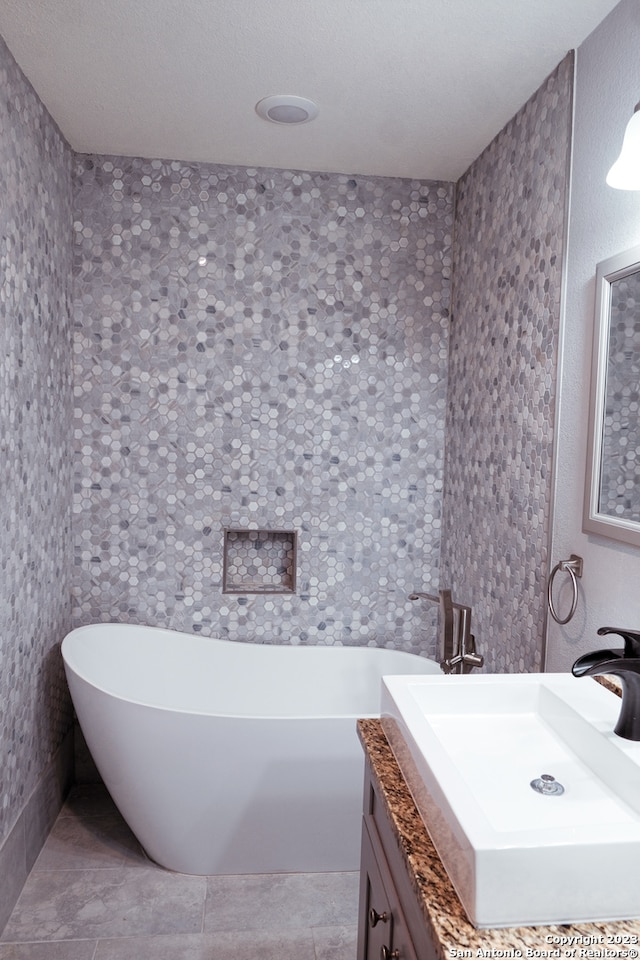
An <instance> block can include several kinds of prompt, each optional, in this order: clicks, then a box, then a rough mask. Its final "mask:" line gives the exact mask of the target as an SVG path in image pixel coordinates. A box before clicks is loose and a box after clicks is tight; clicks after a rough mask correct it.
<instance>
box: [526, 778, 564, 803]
mask: <svg viewBox="0 0 640 960" xmlns="http://www.w3.org/2000/svg"><path fill="white" fill-rule="evenodd" d="M531 786H532V788H533V789H534V790H535V791H536V793H541V794H543V795H544V796H545V797H559V796H560V794H561V793H564V787H563V786H562V784H561V783H558V781H557V780H556V778H555V777H552V776H551V774H550V773H543V774H541V776H540V777H538V779H537V780H532V781H531Z"/></svg>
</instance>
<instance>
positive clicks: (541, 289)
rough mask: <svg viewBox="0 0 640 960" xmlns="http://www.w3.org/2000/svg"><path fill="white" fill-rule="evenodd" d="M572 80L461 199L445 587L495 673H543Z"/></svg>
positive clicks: (568, 77)
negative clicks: (467, 617) (469, 612)
mask: <svg viewBox="0 0 640 960" xmlns="http://www.w3.org/2000/svg"><path fill="white" fill-rule="evenodd" d="M572 76H573V63H572V56H568V57H567V58H565V60H564V61H563V62H562V63H561V64H560V65H559V66H558V68H557V69H556V70H555V71H554V73H553V74H552V75H551V76H550V77H549V78H548V79H547V81H546V83H544V84H543V85H542V86H541V87H540V89H539V90H538V91H537V92H536V94H535V95H534V96H533V97H532V98H531V100H529V102H528V103H527V104H525V106H524V107H523V108H522V110H520V111H519V113H518V114H517V115H516V116H515V117H514V118H513V119H512V120H511V121H510V122H509V123H508V124H507V126H506V127H505V129H504V130H503V131H502V132H501V133H500V134H499V136H498V137H496V139H495V140H494V141H493V142H492V143H491V144H490V146H489V147H488V148H487V150H485V152H484V153H483V154H482V156H481V157H479V158H478V160H476V162H475V163H474V164H473V166H472V167H471V169H470V170H469V171H468V172H467V173H466V174H465V175H464V177H463V178H462V179H461V180H460V181H459V183H458V188H457V200H456V228H455V235H456V245H455V252H454V259H455V265H456V269H455V296H454V302H453V307H452V328H451V329H452V334H451V345H450V346H451V361H450V366H449V384H450V392H449V405H448V416H447V464H446V480H445V489H446V499H445V506H444V517H443V553H442V571H443V574H442V575H443V578H444V580H445V581H446V582H447V585H450V586H451V587H452V588H453V591H454V597H456V598H457V599H458V600H459V602H460V603H466V604H469V605H471V606H472V608H473V628H474V633H475V634H476V638H477V640H478V644H479V649H480V651H481V652H482V653H484V654H485V655H486V666H487V667H488V669H489V670H492V671H497V672H518V671H530V670H539V669H540V665H541V652H542V638H543V636H544V624H545V616H546V582H547V577H548V573H549V564H548V556H547V553H548V534H549V530H548V524H549V510H550V499H551V480H552V477H551V462H552V455H553V430H554V414H555V385H556V364H557V336H558V329H559V322H560V319H559V318H560V287H561V280H562V252H563V241H564V218H565V204H566V193H567V171H568V151H569V146H570V129H571V127H570V124H571V90H572Z"/></svg>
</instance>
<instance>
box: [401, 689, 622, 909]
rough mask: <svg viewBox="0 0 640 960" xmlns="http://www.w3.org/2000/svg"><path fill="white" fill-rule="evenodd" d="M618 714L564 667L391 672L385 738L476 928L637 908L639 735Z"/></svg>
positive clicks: (608, 698)
mask: <svg viewBox="0 0 640 960" xmlns="http://www.w3.org/2000/svg"><path fill="white" fill-rule="evenodd" d="M619 711H620V700H619V698H618V697H616V696H615V695H614V694H612V693H611V692H610V691H608V690H606V689H605V688H604V687H602V686H601V685H600V684H598V683H596V682H595V681H594V680H592V679H590V678H585V679H581V680H578V679H576V678H575V677H573V676H572V675H570V674H518V675H515V674H511V675H477V676H412V677H385V678H383V681H382V724H383V727H384V730H385V733H386V735H387V739H388V740H389V742H390V744H391V747H392V749H393V752H394V754H395V756H396V759H397V761H398V764H399V766H400V769H401V770H402V772H403V774H404V776H405V779H406V780H407V783H408V785H409V787H410V789H411V792H412V794H413V797H414V799H415V802H416V805H417V807H418V810H419V812H420V814H421V816H422V818H423V819H424V822H425V824H426V826H427V828H428V830H429V833H430V835H431V838H432V840H433V843H434V845H435V847H436V849H437V851H438V854H439V856H440V858H441V860H442V862H443V864H444V866H445V869H446V871H447V873H448V874H449V877H450V879H451V881H452V883H453V886H454V888H455V890H456V892H457V894H458V896H459V898H460V900H461V902H462V905H463V906H464V908H465V910H466V912H467V915H468V917H469V919H470V920H471V922H472V923H473V924H474V925H475V926H476V927H506V926H523V925H530V924H549V923H578V922H586V921H590V920H621V919H628V918H633V917H640V743H634V742H632V741H629V740H623V739H621V738H620V737H618V736H616V735H615V734H614V733H613V727H614V726H615V723H616V720H617V717H618V713H619ZM542 774H548V775H550V776H552V777H554V778H555V780H556V781H558V782H559V783H560V784H561V785H562V786H563V787H564V793H562V794H561V795H545V794H540V793H538V792H536V791H535V790H534V789H533V788H532V786H531V782H532V781H534V780H536V779H539V778H540V776H541V775H542Z"/></svg>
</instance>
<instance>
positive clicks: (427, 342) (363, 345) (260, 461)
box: [74, 157, 453, 652]
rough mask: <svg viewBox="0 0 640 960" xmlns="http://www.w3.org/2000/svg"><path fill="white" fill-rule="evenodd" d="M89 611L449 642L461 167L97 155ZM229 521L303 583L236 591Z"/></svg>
mask: <svg viewBox="0 0 640 960" xmlns="http://www.w3.org/2000/svg"><path fill="white" fill-rule="evenodd" d="M76 196H77V211H76V223H75V236H76V258H75V274H76V303H75V310H76V312H75V320H76V338H75V390H76V428H75V430H76V453H77V457H76V477H75V501H74V510H75V530H76V545H75V550H76V568H75V569H76V577H75V585H74V599H75V605H74V616H75V621H76V622H77V623H84V622H88V621H92V620H107V619H110V618H115V619H121V620H133V621H139V622H145V623H150V624H157V625H162V626H170V627H174V628H177V629H185V630H199V631H202V632H203V633H205V634H207V635H218V636H223V637H231V638H233V639H240V640H250V641H262V642H276V641H277V642H290V643H305V642H309V643H317V642H321V643H345V644H382V645H388V646H398V647H403V648H404V649H408V650H414V651H421V652H434V649H435V647H434V645H435V629H434V625H433V624H434V616H433V614H432V613H431V612H430V611H427V610H425V609H422V610H419V611H418V610H417V609H416V606H415V605H412V604H411V603H410V602H408V601H407V596H408V594H409V593H410V592H411V591H412V590H413V589H415V588H416V586H423V585H424V584H425V582H426V584H427V585H429V584H431V585H432V586H433V587H434V588H437V586H438V570H439V549H440V516H441V496H442V469H443V438H444V419H445V404H446V377H447V357H448V312H449V284H450V267H451V259H450V252H451V228H452V217H453V185H452V184H439V183H420V182H412V181H406V180H393V179H381V178H366V177H347V176H339V175H327V174H307V173H295V172H290V171H276V170H251V169H243V168H232V167H221V166H211V165H203V164H183V163H177V162H166V163H165V162H161V161H155V160H152V161H146V160H139V159H125V158H116V157H78V158H77V164H76ZM226 527H238V528H247V527H248V528H251V527H253V528H266V529H274V530H295V531H297V534H298V562H297V566H298V570H297V590H296V593H295V595H283V596H276V597H274V596H269V595H265V596H249V595H246V596H242V595H239V596H230V595H225V594H223V593H222V565H223V556H222V550H223V530H224V528H226Z"/></svg>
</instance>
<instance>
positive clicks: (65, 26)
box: [0, 0, 617, 180]
mask: <svg viewBox="0 0 640 960" xmlns="http://www.w3.org/2000/svg"><path fill="white" fill-rule="evenodd" d="M616 3H617V0H0V34H2V36H3V37H4V38H5V40H6V42H7V44H8V46H9V48H10V49H11V51H12V53H13V55H14V56H15V58H16V60H17V61H18V63H19V64H20V66H21V67H22V69H23V70H24V72H25V73H26V75H27V77H28V78H29V79H30V81H31V83H32V84H33V86H34V87H35V89H36V91H37V92H38V94H39V95H40V97H41V99H42V100H43V101H44V103H45V104H46V106H47V107H48V109H49V111H50V112H51V114H52V115H53V117H54V118H55V119H56V121H57V122H58V125H59V126H60V128H61V130H62V131H63V133H64V134H65V136H66V137H67V139H68V141H69V143H70V144H71V146H72V147H74V149H75V150H78V151H80V152H87V153H115V154H124V155H128V156H141V157H159V158H165V159H182V160H203V161H212V162H216V163H225V164H240V165H243V166H271V167H281V168H285V169H301V170H319V171H333V172H342V173H360V174H376V175H382V176H402V177H418V178H426V179H442V180H456V179H457V178H458V177H459V176H460V175H461V174H462V173H463V172H464V171H465V170H466V169H467V167H468V166H469V164H470V163H471V161H472V160H474V159H475V158H476V157H477V156H478V155H479V154H480V153H481V151H482V150H483V149H484V147H485V146H486V145H487V144H488V143H490V141H491V140H492V139H493V137H494V136H495V134H496V133H498V131H499V130H500V129H501V128H502V127H503V126H504V124H505V123H506V122H507V121H508V120H509V119H510V118H511V117H512V116H513V114H514V113H515V112H516V111H517V110H518V109H519V108H520V107H521V106H522V105H523V103H525V102H526V100H527V99H528V98H529V97H530V95H531V94H532V93H533V92H534V91H535V90H536V89H537V87H538V86H539V85H540V83H542V81H543V80H544V79H545V77H546V76H548V74H549V73H550V72H551V71H552V70H553V69H554V68H555V66H556V65H557V64H558V63H559V62H560V60H561V59H562V58H563V57H564V55H565V54H566V52H567V51H568V50H570V49H571V48H574V47H577V46H579V44H580V43H581V42H582V40H584V39H585V37H586V36H588V34H589V33H591V31H592V30H593V29H594V28H595V27H596V26H597V25H598V23H600V22H601V21H602V20H603V19H604V17H605V16H606V15H607V14H608V13H609V11H610V10H612V9H613V7H614V6H615V5H616ZM282 93H288V94H295V95H298V96H304V97H310V98H311V99H313V100H315V101H316V102H317V104H318V106H319V108H320V113H319V116H318V118H317V119H316V120H314V121H313V122H311V123H308V124H304V125H302V126H297V127H286V126H281V125H274V124H270V123H267V122H266V121H265V120H262V119H260V118H259V117H258V116H257V114H256V113H255V109H254V107H255V104H256V102H257V101H258V100H260V99H261V98H262V97H265V96H268V95H270V94H282Z"/></svg>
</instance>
